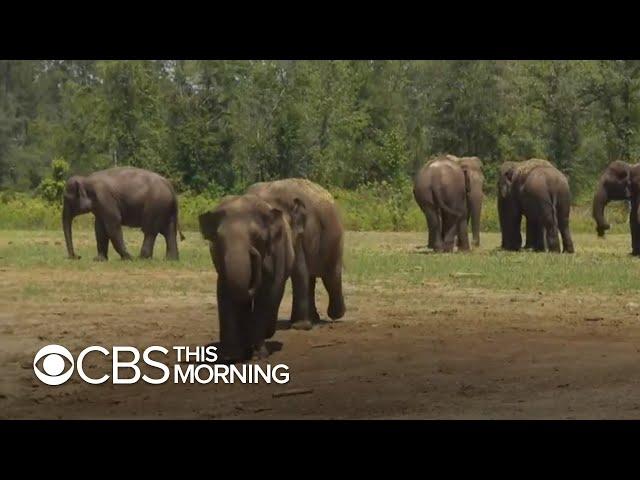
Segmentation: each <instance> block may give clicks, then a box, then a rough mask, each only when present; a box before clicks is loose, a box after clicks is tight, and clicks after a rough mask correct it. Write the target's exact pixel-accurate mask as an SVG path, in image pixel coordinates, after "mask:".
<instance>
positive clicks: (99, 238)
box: [93, 217, 109, 262]
mask: <svg viewBox="0 0 640 480" xmlns="http://www.w3.org/2000/svg"><path fill="white" fill-rule="evenodd" d="M93 226H94V230H95V233H96V245H97V247H98V255H96V257H95V258H94V260H95V261H96V262H104V261H106V260H108V259H109V235H107V230H106V229H105V227H104V223H102V220H100V219H99V218H98V217H96V218H95V222H94V224H93Z"/></svg>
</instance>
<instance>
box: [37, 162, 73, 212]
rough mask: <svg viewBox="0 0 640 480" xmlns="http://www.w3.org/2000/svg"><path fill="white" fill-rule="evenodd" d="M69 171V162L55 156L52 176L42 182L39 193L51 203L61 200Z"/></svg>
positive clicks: (52, 164) (52, 163)
mask: <svg viewBox="0 0 640 480" xmlns="http://www.w3.org/2000/svg"><path fill="white" fill-rule="evenodd" d="M68 171H69V164H68V163H67V162H66V161H65V160H64V159H62V158H54V159H53V161H52V162H51V176H50V177H48V178H45V179H44V180H42V182H40V185H38V189H37V192H38V194H39V195H40V196H41V197H42V198H44V199H45V200H47V201H48V202H50V203H59V202H61V201H62V195H63V193H64V186H65V180H66V177H67V172H68Z"/></svg>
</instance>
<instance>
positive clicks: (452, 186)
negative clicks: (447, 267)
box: [413, 157, 479, 252]
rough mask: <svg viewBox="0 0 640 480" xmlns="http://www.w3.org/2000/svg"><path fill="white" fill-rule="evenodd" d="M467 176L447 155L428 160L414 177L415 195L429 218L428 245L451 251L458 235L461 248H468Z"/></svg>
mask: <svg viewBox="0 0 640 480" xmlns="http://www.w3.org/2000/svg"><path fill="white" fill-rule="evenodd" d="M465 177H466V175H465V171H464V170H463V169H462V168H461V167H460V165H459V164H458V163H457V162H456V161H454V160H451V159H449V158H446V157H438V158H436V159H433V160H431V161H429V162H427V164H425V165H424V166H423V167H422V168H421V169H420V171H419V172H418V174H417V175H416V177H415V180H414V186H413V196H414V198H415V200H416V202H417V203H418V206H419V207H420V208H421V209H422V211H423V212H424V215H425V217H426V219H427V229H428V232H429V240H428V246H429V248H432V249H434V250H435V251H436V252H452V251H453V246H454V243H455V239H456V235H457V237H458V249H459V250H469V234H468V231H467V222H468V214H467V188H466V185H467V184H468V180H465ZM478 240H479V239H478Z"/></svg>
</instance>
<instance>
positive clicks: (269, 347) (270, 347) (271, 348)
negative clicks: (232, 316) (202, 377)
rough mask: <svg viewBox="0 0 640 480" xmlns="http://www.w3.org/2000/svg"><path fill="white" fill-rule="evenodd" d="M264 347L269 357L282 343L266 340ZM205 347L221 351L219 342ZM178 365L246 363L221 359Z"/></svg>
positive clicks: (280, 348) (187, 361)
mask: <svg viewBox="0 0 640 480" xmlns="http://www.w3.org/2000/svg"><path fill="white" fill-rule="evenodd" d="M264 345H265V347H267V352H268V353H269V355H272V354H273V353H275V352H279V351H280V350H282V347H283V343H282V342H278V341H276V340H267V341H265V342H264ZM205 347H216V351H218V352H219V351H220V350H221V345H220V342H219V341H218V342H211V343H207V344H206V345H205ZM178 363H180V364H186V365H189V364H194V365H202V364H205V363H206V364H214V365H216V364H217V365H235V364H236V363H246V362H243V361H240V360H237V361H235V360H233V361H232V360H227V359H222V358H218V359H217V360H216V361H215V362H206V361H199V362H197V361H195V360H194V359H191V360H183V361H181V362H178Z"/></svg>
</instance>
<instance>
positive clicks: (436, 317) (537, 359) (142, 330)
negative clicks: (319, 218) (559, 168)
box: [0, 229, 640, 418]
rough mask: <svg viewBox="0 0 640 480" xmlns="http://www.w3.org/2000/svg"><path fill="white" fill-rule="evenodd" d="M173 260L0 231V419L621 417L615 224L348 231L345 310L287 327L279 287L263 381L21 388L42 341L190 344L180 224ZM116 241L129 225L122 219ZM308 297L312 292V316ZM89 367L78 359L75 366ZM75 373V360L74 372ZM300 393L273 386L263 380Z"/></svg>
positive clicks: (625, 246)
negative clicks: (273, 378)
mask: <svg viewBox="0 0 640 480" xmlns="http://www.w3.org/2000/svg"><path fill="white" fill-rule="evenodd" d="M186 236H187V240H186V241H184V242H182V243H181V244H180V249H181V252H180V254H181V260H180V262H165V261H164V260H163V256H164V243H163V241H162V239H161V238H159V239H158V242H157V243H156V251H155V255H156V258H155V259H153V260H148V261H142V260H136V261H133V262H122V261H121V260H119V258H118V257H117V255H115V253H114V252H113V251H112V250H111V260H110V261H109V262H107V263H95V262H93V261H92V260H91V259H92V258H93V256H94V255H95V240H94V238H93V233H92V232H90V231H88V230H81V229H79V230H78V231H76V232H74V240H75V244H76V251H77V253H78V254H79V255H81V256H82V259H80V260H76V261H71V260H67V259H66V258H65V247H64V239H63V236H62V232H58V231H18V230H2V231H0V344H1V345H2V347H3V348H2V351H0V363H1V365H2V367H0V370H1V371H0V376H1V377H2V378H3V382H2V384H0V416H1V417H3V418H88V417H96V416H97V417H100V418H131V417H160V418H162V417H166V418H594V417H595V418H603V417H615V418H634V417H636V416H637V413H638V411H640V400H638V398H640V397H639V396H638V393H640V383H639V382H638V381H637V380H636V378H637V374H638V367H636V365H637V364H638V360H640V260H639V259H636V258H632V257H630V256H629V251H630V245H629V236H628V235H624V234H615V235H609V236H608V237H607V238H606V239H605V240H602V239H598V238H597V237H596V236H595V234H579V233H578V234H574V243H575V246H576V253H575V254H574V255H565V254H542V253H533V252H519V253H507V252H502V251H499V250H498V248H497V247H498V245H499V235H498V234H487V233H485V234H483V235H482V246H481V248H479V249H476V250H474V251H472V252H470V253H455V254H434V253H431V252H427V251H426V250H425V249H424V244H425V240H426V237H425V234H424V233H384V232H348V233H347V236H346V242H345V245H346V249H345V273H344V289H345V299H346V303H347V310H348V311H347V315H346V316H345V318H344V319H343V320H341V321H338V322H327V321H326V320H324V321H322V322H321V323H320V324H317V325H316V326H315V327H314V329H313V330H311V331H310V332H300V331H294V330H289V329H288V328H287V327H288V322H287V318H288V315H289V312H290V304H291V298H290V291H289V289H288V291H287V294H286V295H285V299H284V301H283V304H282V307H281V312H280V317H281V319H282V320H281V322H279V329H278V331H277V332H276V335H275V337H274V338H273V339H272V341H271V347H270V348H271V350H272V352H273V353H272V355H271V357H270V358H269V360H268V361H269V362H270V363H279V362H284V363H287V364H288V365H290V367H291V370H292V381H291V382H290V385H288V386H285V387H283V386H278V385H257V386H256V385H253V386H248V385H231V386H219V385H217V386H211V385H208V386H207V385H189V386H176V385H162V386H149V385H146V384H136V385H132V386H114V385H110V384H109V385H107V384H105V385H102V386H98V387H96V386H93V387H92V386H88V385H86V384H83V383H80V381H79V380H77V379H75V378H72V380H71V381H70V382H68V383H67V384H65V385H64V386H61V387H56V388H54V389H51V388H47V387H46V386H44V385H41V384H39V383H38V381H37V380H36V379H35V377H34V375H33V372H32V370H31V365H30V362H31V361H32V359H33V354H34V353H35V351H37V350H38V349H39V348H40V347H42V346H43V345H46V344H49V343H60V344H62V345H65V346H67V347H68V348H69V349H70V350H71V351H72V352H74V353H78V352H79V351H80V350H81V349H82V348H84V347H85V346H88V345H105V346H108V347H110V346H112V345H119V344H120V345H136V346H139V347H140V348H144V347H145V346H148V345H165V346H170V345H203V344H205V343H208V342H210V341H213V340H216V339H217V336H218V325H217V311H216V304H215V272H214V270H213V267H212V265H211V261H210V258H209V254H208V249H207V245H206V243H205V242H204V240H203V239H202V238H201V237H200V235H199V234H198V233H197V232H186ZM125 239H126V241H127V243H128V247H129V250H130V251H131V252H132V253H134V252H136V253H137V251H138V250H139V247H140V244H141V240H142V235H141V234H140V233H139V232H138V231H136V230H131V229H128V230H126V231H125ZM326 306H327V298H326V293H325V292H324V290H323V289H322V288H321V287H320V288H318V307H319V311H320V312H321V316H322V317H323V318H325V315H324V312H325V311H326ZM93 367H94V368H97V367H96V366H93ZM89 368H92V367H89ZM297 387H305V388H309V389H310V390H312V392H313V393H311V394H308V395H302V396H299V397H290V398H289V397H287V398H284V399H283V398H276V397H273V393H274V392H275V391H276V390H277V389H278V388H297Z"/></svg>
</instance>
